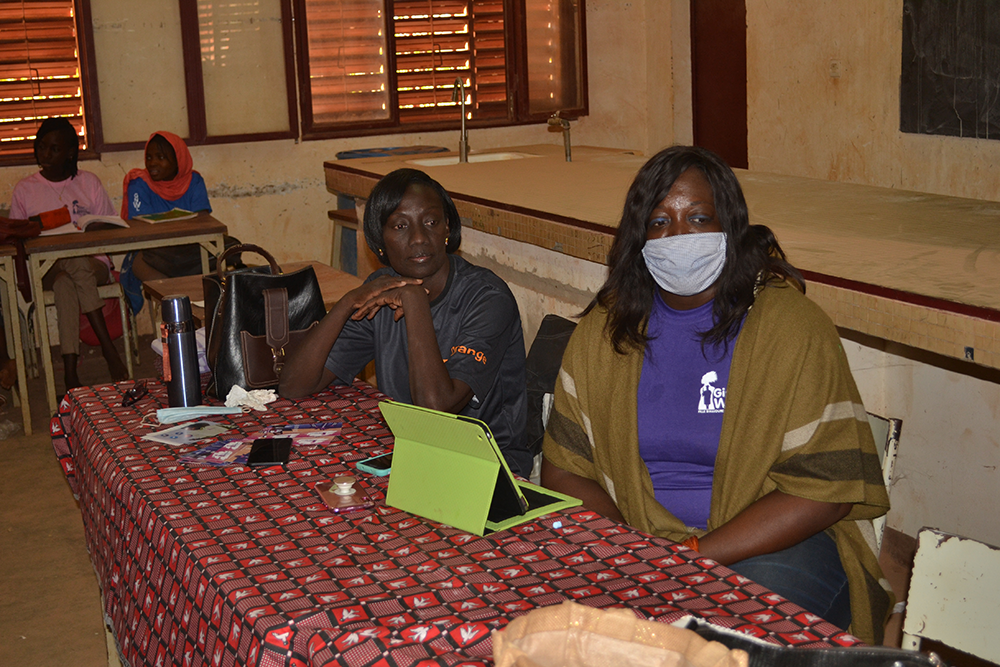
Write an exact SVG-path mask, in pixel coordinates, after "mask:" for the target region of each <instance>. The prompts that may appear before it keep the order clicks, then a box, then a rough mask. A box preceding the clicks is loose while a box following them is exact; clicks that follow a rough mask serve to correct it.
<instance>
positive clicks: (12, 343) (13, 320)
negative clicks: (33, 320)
mask: <svg viewBox="0 0 1000 667" xmlns="http://www.w3.org/2000/svg"><path fill="white" fill-rule="evenodd" d="M16 253H17V251H16V250H15V249H14V246H12V245H10V246H0V281H3V284H4V290H3V292H2V294H0V298H2V305H3V328H4V331H5V332H6V334H7V336H6V338H7V356H8V357H9V358H11V359H13V360H14V363H15V364H16V365H17V384H16V385H15V386H14V390H13V392H12V393H13V394H14V396H16V397H17V399H18V400H19V401H20V403H21V423H22V426H23V427H24V434H25V435H31V406H29V405H28V379H27V377H26V376H25V373H24V348H23V347H22V346H21V321H20V318H19V317H18V313H17V276H16V275H15V273H14V255H15V254H16Z"/></svg>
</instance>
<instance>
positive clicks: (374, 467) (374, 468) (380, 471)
mask: <svg viewBox="0 0 1000 667" xmlns="http://www.w3.org/2000/svg"><path fill="white" fill-rule="evenodd" d="M355 467H356V468H357V469H358V470H361V471H363V472H366V473H368V474H370V475H376V476H379V477H384V476H385V475H388V474H389V472H390V471H391V470H392V452H389V453H388V454H382V455H381V456H373V457H372V458H370V459H365V460H364V461H359V462H358V463H357V464H356V465H355Z"/></svg>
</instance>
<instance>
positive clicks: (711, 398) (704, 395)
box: [698, 371, 726, 414]
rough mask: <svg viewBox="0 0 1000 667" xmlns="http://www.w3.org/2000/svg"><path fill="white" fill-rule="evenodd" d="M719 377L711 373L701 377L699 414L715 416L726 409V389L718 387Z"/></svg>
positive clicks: (713, 372)
mask: <svg viewBox="0 0 1000 667" xmlns="http://www.w3.org/2000/svg"><path fill="white" fill-rule="evenodd" d="M718 381H719V376H718V375H716V373H715V371H709V372H707V373H705V374H704V375H702V376H701V391H700V394H701V395H700V397H699V398H698V414H713V413H719V412H723V411H724V410H725V409H726V388H725V387H716V386H715V383H716V382H718Z"/></svg>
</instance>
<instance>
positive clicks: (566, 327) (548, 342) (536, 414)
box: [524, 315, 576, 455]
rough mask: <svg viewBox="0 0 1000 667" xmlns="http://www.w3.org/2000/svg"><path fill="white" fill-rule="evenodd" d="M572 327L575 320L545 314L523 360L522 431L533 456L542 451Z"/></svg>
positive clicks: (573, 327)
mask: <svg viewBox="0 0 1000 667" xmlns="http://www.w3.org/2000/svg"><path fill="white" fill-rule="evenodd" d="M575 328H576V322H572V321H570V320H567V319H566V318H564V317H559V316H558V315H546V316H545V317H544V318H543V319H542V323H541V324H540V325H539V326H538V333H537V334H535V340H534V341H532V343H531V349H530V350H529V351H528V358H527V359H526V360H525V362H524V365H525V374H526V375H527V380H528V425H527V428H526V431H527V441H528V449H529V450H530V451H531V453H532V454H533V455H536V454H538V453H539V452H540V451H541V450H542V438H543V436H544V435H545V425H546V423H547V422H548V417H549V409H550V408H551V405H552V394H553V392H554V391H555V388H556V379H557V378H558V377H559V367H560V366H561V365H562V356H563V352H565V350H566V344H567V343H568V342H569V337H570V336H571V335H572V333H573V329H575Z"/></svg>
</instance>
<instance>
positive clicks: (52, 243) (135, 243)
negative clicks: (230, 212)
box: [24, 213, 226, 412]
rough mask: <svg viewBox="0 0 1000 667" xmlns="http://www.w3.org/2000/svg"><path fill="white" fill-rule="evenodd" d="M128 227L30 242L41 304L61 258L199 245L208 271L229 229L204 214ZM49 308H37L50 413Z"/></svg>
mask: <svg viewBox="0 0 1000 667" xmlns="http://www.w3.org/2000/svg"><path fill="white" fill-rule="evenodd" d="M128 224H129V226H128V228H120V227H114V228H112V229H101V230H94V231H89V232H84V233H82V234H62V235H59V236H39V237H37V238H34V239H31V240H29V241H26V242H25V244H24V247H25V250H27V252H28V270H29V272H30V274H31V292H32V294H33V295H34V298H35V299H36V300H37V301H39V302H40V301H41V298H42V297H41V294H42V278H44V277H45V274H46V273H48V272H49V269H51V268H52V266H53V265H54V264H55V263H56V262H57V261H58V260H60V259H65V258H67V257H80V256H85V255H100V254H117V253H124V252H130V251H133V250H143V249H146V248H163V247H168V246H178V245H185V244H188V243H197V244H199V245H200V246H201V268H202V270H203V271H204V272H206V273H207V272H208V257H209V253H211V254H212V255H218V254H219V253H220V252H222V249H223V240H222V236H223V234H225V232H226V226H225V225H224V224H222V223H221V222H219V221H218V220H216V219H215V218H213V217H212V216H211V215H209V214H207V213H200V214H199V215H198V216H196V217H195V218H192V219H190V220H181V221H179V222H161V223H157V224H151V223H148V222H145V221H144V220H129V221H128ZM45 310H46V309H45V308H41V307H36V308H35V312H36V313H37V314H38V327H37V330H38V334H39V340H40V342H41V355H42V368H43V369H44V372H45V390H46V393H47V395H48V401H49V411H50V412H55V411H56V385H55V377H54V374H53V370H52V352H51V350H49V326H48V318H47V316H46V312H45Z"/></svg>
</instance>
